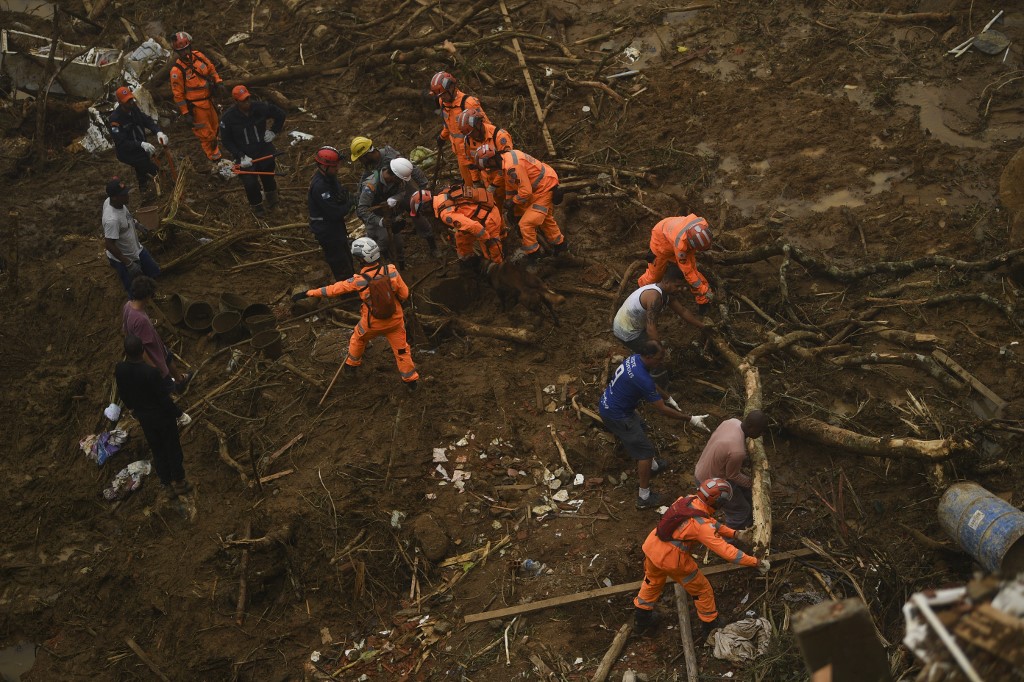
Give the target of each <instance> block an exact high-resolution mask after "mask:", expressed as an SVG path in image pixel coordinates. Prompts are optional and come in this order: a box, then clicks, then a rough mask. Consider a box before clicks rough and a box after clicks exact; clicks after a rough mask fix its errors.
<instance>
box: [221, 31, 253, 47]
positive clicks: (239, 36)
mask: <svg viewBox="0 0 1024 682" xmlns="http://www.w3.org/2000/svg"><path fill="white" fill-rule="evenodd" d="M251 37H252V36H250V35H249V34H248V33H235V34H234V35H232V36H231V37H230V38H228V39H227V41H226V42H225V43H224V44H225V45H234V44H235V43H241V42H244V41H246V40H248V39H249V38H251Z"/></svg>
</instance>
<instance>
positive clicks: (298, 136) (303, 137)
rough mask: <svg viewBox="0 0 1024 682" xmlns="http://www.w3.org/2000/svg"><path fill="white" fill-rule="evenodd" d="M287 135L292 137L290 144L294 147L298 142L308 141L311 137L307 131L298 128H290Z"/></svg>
mask: <svg viewBox="0 0 1024 682" xmlns="http://www.w3.org/2000/svg"><path fill="white" fill-rule="evenodd" d="M288 137H290V138H292V146H293V147H294V146H295V145H297V144H298V143H300V142H309V141H310V140H312V139H313V136H312V135H310V134H309V133H303V132H300V131H298V130H292V131H290V132H289V133H288Z"/></svg>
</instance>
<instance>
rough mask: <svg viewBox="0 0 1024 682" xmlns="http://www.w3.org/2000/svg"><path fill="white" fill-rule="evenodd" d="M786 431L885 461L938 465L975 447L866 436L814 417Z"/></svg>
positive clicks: (799, 420) (791, 424) (949, 441)
mask: <svg viewBox="0 0 1024 682" xmlns="http://www.w3.org/2000/svg"><path fill="white" fill-rule="evenodd" d="M783 427H784V428H785V429H786V430H787V431H789V432H790V433H792V434H793V435H795V436H800V437H801V438H807V439H809V440H813V441H815V442H816V443H822V444H824V445H831V446H833V447H837V448H842V449H843V450H848V451H850V452H855V453H857V454H860V455H866V456H868V457H881V458H886V459H899V458H907V459H921V460H926V461H932V462H934V461H938V460H943V459H948V458H949V457H951V456H952V455H953V453H955V452H964V451H966V450H969V449H970V448H971V447H972V444H971V443H970V442H969V441H965V440H961V439H959V438H940V439H937V440H918V439H916V438H900V437H892V436H878V437H875V436H864V435H862V434H859V433H855V432H854V431H849V430H847V429H843V428H840V427H838V426H832V425H831V424H826V423H825V422H823V421H820V420H818V419H814V418H813V417H798V418H796V419H790V420H789V421H787V422H786V423H785V424H784V425H783Z"/></svg>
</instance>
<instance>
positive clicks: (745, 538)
mask: <svg viewBox="0 0 1024 682" xmlns="http://www.w3.org/2000/svg"><path fill="white" fill-rule="evenodd" d="M736 539H737V540H739V541H740V542H742V543H744V544H747V545H749V544H750V543H751V541H752V540H753V539H754V529H753V528H747V529H746V530H738V531H736Z"/></svg>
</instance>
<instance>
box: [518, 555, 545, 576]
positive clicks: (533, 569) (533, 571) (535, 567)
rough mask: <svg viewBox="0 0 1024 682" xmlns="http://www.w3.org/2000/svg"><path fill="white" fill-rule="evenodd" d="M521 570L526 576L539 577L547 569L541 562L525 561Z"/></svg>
mask: <svg viewBox="0 0 1024 682" xmlns="http://www.w3.org/2000/svg"><path fill="white" fill-rule="evenodd" d="M520 568H521V569H522V570H523V573H525V574H526V575H532V576H538V575H540V574H541V573H542V572H543V571H544V569H545V568H547V567H546V566H545V565H544V564H543V563H541V562H539V561H534V560H533V559H524V560H523V563H522V564H521V565H520Z"/></svg>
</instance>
